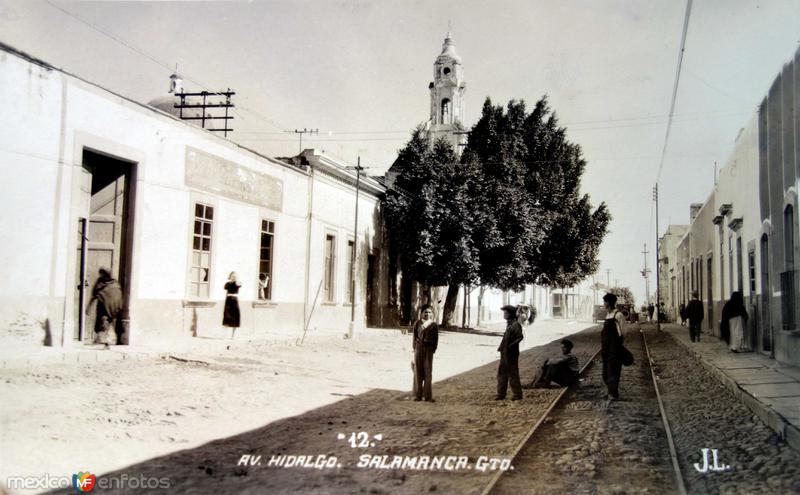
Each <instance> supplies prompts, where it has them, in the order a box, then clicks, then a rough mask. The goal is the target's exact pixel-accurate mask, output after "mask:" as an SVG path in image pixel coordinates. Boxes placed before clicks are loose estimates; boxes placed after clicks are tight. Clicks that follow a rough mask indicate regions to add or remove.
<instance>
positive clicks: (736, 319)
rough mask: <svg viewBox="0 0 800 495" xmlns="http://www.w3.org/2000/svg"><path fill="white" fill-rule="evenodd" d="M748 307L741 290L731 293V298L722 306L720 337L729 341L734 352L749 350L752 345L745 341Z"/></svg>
mask: <svg viewBox="0 0 800 495" xmlns="http://www.w3.org/2000/svg"><path fill="white" fill-rule="evenodd" d="M747 318H748V316H747V309H745V307H744V297H743V296H742V293H741V292H739V291H735V292H733V293H731V298H730V299H728V301H727V302H726V303H725V305H724V306H723V307H722V321H720V324H719V333H720V338H721V339H723V340H724V341H725V342H727V343H728V347H729V348H730V350H731V351H732V352H747V351H749V350H750V346H749V345H748V343H747V342H746V341H745V338H744V329H745V325H747Z"/></svg>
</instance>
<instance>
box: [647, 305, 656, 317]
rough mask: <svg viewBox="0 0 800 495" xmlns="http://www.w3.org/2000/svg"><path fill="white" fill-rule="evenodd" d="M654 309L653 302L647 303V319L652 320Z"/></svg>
mask: <svg viewBox="0 0 800 495" xmlns="http://www.w3.org/2000/svg"><path fill="white" fill-rule="evenodd" d="M655 310H656V307H655V306H653V303H650V304H648V305H647V321H653V313H654V312H655Z"/></svg>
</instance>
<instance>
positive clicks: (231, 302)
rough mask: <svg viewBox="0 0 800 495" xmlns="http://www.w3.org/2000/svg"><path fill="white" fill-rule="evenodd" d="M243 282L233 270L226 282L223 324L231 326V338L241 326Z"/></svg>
mask: <svg viewBox="0 0 800 495" xmlns="http://www.w3.org/2000/svg"><path fill="white" fill-rule="evenodd" d="M241 286H242V284H241V283H239V281H238V280H236V272H231V274H230V275H228V282H227V283H226V284H225V292H226V295H225V309H224V310H223V313H222V325H223V326H226V327H231V338H233V336H234V334H235V333H236V329H237V328H239V323H240V314H239V287H241Z"/></svg>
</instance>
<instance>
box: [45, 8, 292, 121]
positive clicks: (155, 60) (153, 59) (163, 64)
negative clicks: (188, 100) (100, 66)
mask: <svg viewBox="0 0 800 495" xmlns="http://www.w3.org/2000/svg"><path fill="white" fill-rule="evenodd" d="M45 1H46V2H47V3H48V4H49V5H50V6H51V7H53V8H55V9H57V10H59V11H60V12H62V13H64V14H65V15H67V16H69V17H71V18H73V19H75V20H76V21H78V22H80V23H82V24H84V25H86V26H88V27H90V28H92V29H94V30H95V31H97V32H98V33H100V34H102V35H103V36H106V37H107V38H110V39H112V40H114V41H116V42H117V43H119V44H121V45H123V46H125V47H127V48H128V49H130V50H131V51H133V52H136V53H138V54H139V55H141V56H143V57H145V58H147V59H148V60H150V61H151V62H153V63H155V64H157V65H159V66H161V67H163V68H165V69H167V70H168V71H170V72H174V70H175V69H174V68H173V67H172V66H171V65H170V64H168V63H167V62H164V61H162V60H160V59H158V58H156V57H155V56H154V55H151V54H149V53H147V52H145V51H144V50H142V49H140V48H137V47H136V46H134V45H132V44H130V43H128V42H126V41H125V40H123V39H121V38H119V37H117V36H115V35H114V34H113V33H110V32H108V31H106V30H104V29H103V28H100V27H98V26H96V25H94V24H92V23H91V22H89V21H87V20H85V19H83V18H82V17H80V16H78V15H77V14H75V13H73V12H70V11H68V10H66V9H64V8H63V7H61V6H59V5H56V4H55V3H53V2H52V1H51V0H45ZM183 78H184V79H186V80H187V81H191V82H193V83H194V84H196V85H198V86H200V87H201V88H203V89H206V90H208V91H209V92H210V93H214V94H216V93H217V92H216V91H214V90H212V89H211V88H210V87H209V86H208V85H206V84H204V83H202V82H200V81H198V80H197V79H195V78H193V77H190V76H186V75H185V74H184V76H183ZM236 108H237V109H238V110H242V111H244V112H247V113H249V114H252V115H253V116H255V117H256V118H257V119H259V120H261V121H263V122H265V123H267V124H269V125H271V126H273V127H276V128H278V129H281V130H285V128H284V127H283V126H281V125H280V124H278V123H276V122H274V121H272V120H271V119H268V118H267V117H265V116H263V115H261V114H260V113H258V112H257V111H255V110H251V109H249V108H247V107H244V106H242V105H238V106H237V107H236Z"/></svg>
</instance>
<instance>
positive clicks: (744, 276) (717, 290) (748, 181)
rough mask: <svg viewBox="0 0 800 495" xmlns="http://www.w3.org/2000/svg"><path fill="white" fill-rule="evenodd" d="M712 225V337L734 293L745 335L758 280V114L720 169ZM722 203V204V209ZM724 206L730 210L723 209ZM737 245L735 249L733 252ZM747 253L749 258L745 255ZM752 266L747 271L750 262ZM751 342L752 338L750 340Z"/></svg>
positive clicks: (751, 322)
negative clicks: (740, 300)
mask: <svg viewBox="0 0 800 495" xmlns="http://www.w3.org/2000/svg"><path fill="white" fill-rule="evenodd" d="M715 191H716V194H715V198H716V201H715V205H714V207H715V210H716V211H717V215H718V217H717V223H716V224H715V225H713V226H712V231H713V233H714V235H715V240H714V277H713V280H712V283H713V287H714V314H715V319H714V322H713V324H714V334H715V335H719V324H720V315H721V312H722V306H723V305H724V303H725V301H727V300H728V299H730V297H731V293H732V292H734V291H738V292H741V293H742V295H743V296H744V298H745V302H746V305H747V310H748V313H749V314H751V315H752V316H753V318H750V320H749V322H748V323H749V326H750V328H749V331H748V336H750V337H754V336H755V334H756V333H757V332H758V326H757V325H756V323H757V321H758V314H757V313H758V305H757V301H758V293H759V291H760V290H759V287H758V283H757V280H758V277H757V275H756V277H755V281H756V286H755V288H753V287H752V284H751V273H753V274H756V273H757V271H758V264H759V259H760V252H759V246H758V244H759V243H758V238H759V233H760V230H761V221H760V218H759V217H760V215H759V214H758V211H759V204H758V201H759V198H758V115H753V116H752V117H751V119H750V120H749V122H748V123H747V125H746V126H745V127H744V128H743V129H742V130H741V131H740V132H739V135H738V137H737V138H736V141H735V143H734V147H733V152H732V153H731V155H730V157H729V158H728V160H727V162H726V163H725V166H724V167H723V168H722V169H721V170H720V173H719V175H718V177H717V184H716V186H715ZM724 205H727V206H724ZM727 208H730V210H729V211H728V210H727ZM739 247H741V249H739ZM751 255H752V257H751ZM751 261H752V263H753V266H752V272H751V266H750V263H751ZM751 340H752V341H753V343H754V344H755V338H752V339H751Z"/></svg>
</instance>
